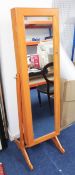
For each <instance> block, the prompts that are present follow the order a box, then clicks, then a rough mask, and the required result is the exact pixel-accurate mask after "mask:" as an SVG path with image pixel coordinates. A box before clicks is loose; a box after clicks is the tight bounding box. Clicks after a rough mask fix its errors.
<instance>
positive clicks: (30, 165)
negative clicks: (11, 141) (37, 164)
mask: <svg viewBox="0 0 75 175" xmlns="http://www.w3.org/2000/svg"><path fill="white" fill-rule="evenodd" d="M15 143H16V144H17V146H18V148H19V149H20V150H21V152H22V154H23V156H24V159H25V161H26V162H27V165H28V166H29V168H30V170H33V165H32V163H31V161H30V159H29V156H28V154H27V151H26V149H25V145H24V144H22V143H20V141H18V140H17V139H16V140H15Z"/></svg>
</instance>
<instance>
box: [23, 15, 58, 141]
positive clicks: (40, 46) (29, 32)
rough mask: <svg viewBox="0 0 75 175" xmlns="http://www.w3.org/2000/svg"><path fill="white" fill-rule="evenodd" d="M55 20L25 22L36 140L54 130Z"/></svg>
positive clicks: (34, 18)
mask: <svg viewBox="0 0 75 175" xmlns="http://www.w3.org/2000/svg"><path fill="white" fill-rule="evenodd" d="M52 21H53V19H52V17H47V16H46V17H25V19H24V24H25V36H26V48H27V63H28V76H29V86H30V97H31V109H32V122H33V131H34V138H38V137H41V136H44V135H47V134H49V133H51V132H53V131H54V130H55V126H54V66H53V62H54V60H53V25H52ZM49 63H50V64H49ZM46 65H48V66H49V67H48V68H46V67H45V66H46Z"/></svg>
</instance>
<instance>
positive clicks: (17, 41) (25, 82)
mask: <svg viewBox="0 0 75 175" xmlns="http://www.w3.org/2000/svg"><path fill="white" fill-rule="evenodd" d="M11 16H12V27H13V35H14V46H15V55H16V65H17V75H16V84H17V102H18V115H19V127H20V141H18V140H17V139H16V143H17V145H18V147H19V148H20V149H21V151H22V153H23V155H24V158H25V160H26V162H27V164H28V166H29V167H30V169H33V165H32V164H31V162H30V160H29V157H28V154H27V152H26V147H32V146H33V145H36V144H39V143H41V142H43V141H46V140H48V139H52V140H53V142H54V143H55V145H56V147H57V148H58V149H59V150H60V151H61V152H62V153H64V152H65V150H64V148H63V147H62V146H61V144H60V142H59V140H58V138H57V135H59V133H60V82H59V72H60V70H59V24H58V21H59V20H58V9H47V8H46V9H45V8H44V9H42V8H39V9H38V8H14V9H11ZM27 16H33V17H35V16H36V17H40V16H42V17H44V16H51V17H52V19H53V48H54V113H55V115H54V119H55V120H54V124H55V131H53V132H52V133H49V134H47V135H44V136H42V137H39V138H37V139H34V133H33V124H32V112H31V102H30V88H29V77H28V67H27V59H26V55H27V52H26V36H25V26H24V17H27Z"/></svg>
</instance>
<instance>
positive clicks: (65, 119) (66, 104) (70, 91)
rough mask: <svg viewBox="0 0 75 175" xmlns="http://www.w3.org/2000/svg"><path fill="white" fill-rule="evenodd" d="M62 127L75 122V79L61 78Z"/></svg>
mask: <svg viewBox="0 0 75 175" xmlns="http://www.w3.org/2000/svg"><path fill="white" fill-rule="evenodd" d="M60 89H61V100H60V101H61V110H60V111H61V129H63V128H66V127H68V126H69V125H71V124H72V123H73V122H75V80H71V81H68V80H64V79H61V84H60Z"/></svg>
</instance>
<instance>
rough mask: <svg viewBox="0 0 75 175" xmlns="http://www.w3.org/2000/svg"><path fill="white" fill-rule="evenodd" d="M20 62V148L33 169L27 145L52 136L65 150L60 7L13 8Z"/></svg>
mask: <svg viewBox="0 0 75 175" xmlns="http://www.w3.org/2000/svg"><path fill="white" fill-rule="evenodd" d="M11 16H12V28H13V36H14V47H15V55H16V65H17V75H16V84H17V102H18V115H19V127H20V139H19V140H18V139H16V143H17V145H18V147H19V148H20V149H21V151H22V153H23V156H24V158H25V160H26V162H27V164H28V166H29V168H30V169H31V170H32V169H33V165H32V163H31V162H30V159H29V156H28V154H27V151H26V148H27V147H32V146H34V145H36V144H39V143H41V142H44V141H46V140H49V139H52V140H53V142H54V144H55V145H56V147H57V148H58V149H59V150H60V151H61V152H62V153H64V152H65V150H64V148H63V147H62V145H61V144H60V142H59V140H58V138H57V136H58V135H59V134H60V70H59V24H58V22H59V19H58V9H47V8H46V9H41V8H34V9H33V8H14V9H11Z"/></svg>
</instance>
